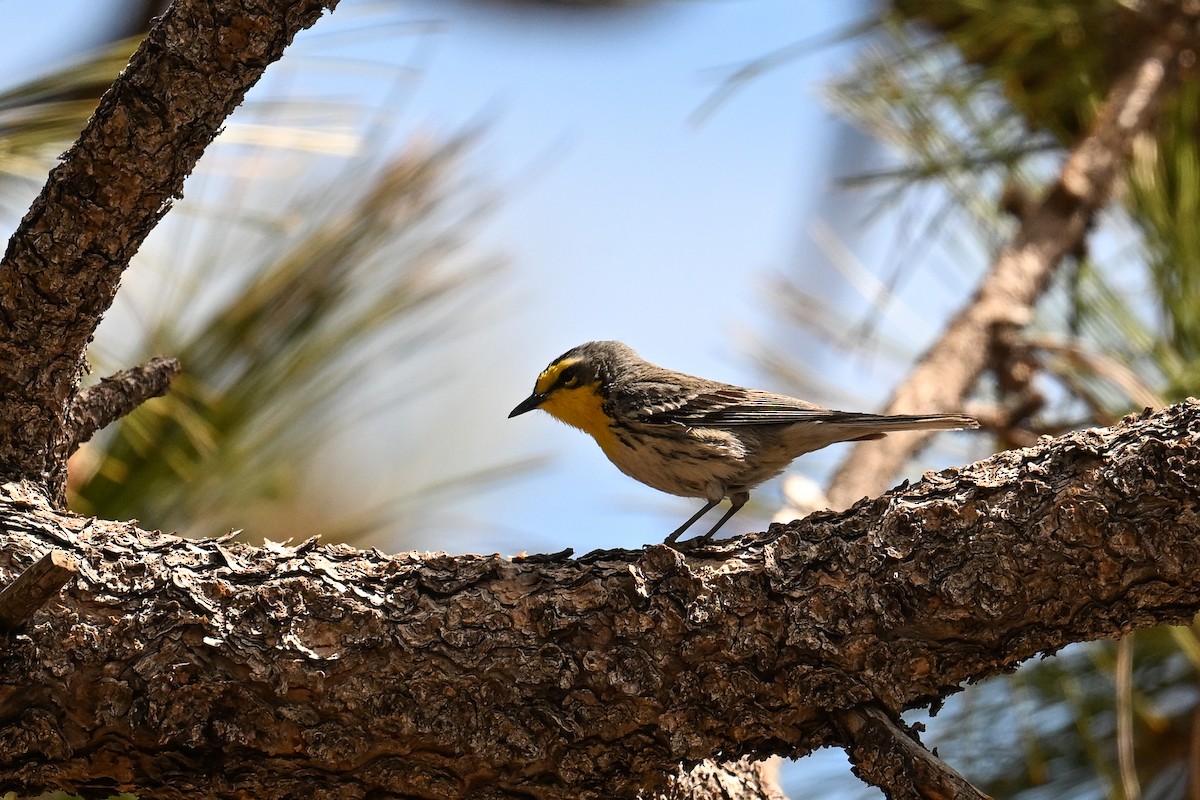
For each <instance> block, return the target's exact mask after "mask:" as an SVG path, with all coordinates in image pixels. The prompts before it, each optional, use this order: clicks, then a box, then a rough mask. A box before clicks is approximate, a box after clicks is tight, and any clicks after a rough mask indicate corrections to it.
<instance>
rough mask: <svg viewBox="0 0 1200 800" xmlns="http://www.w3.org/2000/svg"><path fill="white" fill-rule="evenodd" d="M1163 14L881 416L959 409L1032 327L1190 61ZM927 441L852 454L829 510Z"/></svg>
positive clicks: (873, 487)
mask: <svg viewBox="0 0 1200 800" xmlns="http://www.w3.org/2000/svg"><path fill="white" fill-rule="evenodd" d="M1161 11H1162V16H1163V19H1162V20H1159V21H1158V23H1159V24H1158V29H1159V31H1160V35H1159V36H1158V37H1155V38H1152V39H1150V40H1148V41H1147V42H1146V43H1145V48H1146V49H1145V51H1144V52H1143V53H1142V54H1141V57H1139V58H1134V59H1132V60H1131V64H1130V65H1129V67H1128V68H1127V70H1126V72H1125V73H1124V74H1123V75H1121V77H1120V78H1119V79H1118V80H1117V81H1116V83H1114V85H1113V87H1112V89H1111V90H1110V91H1109V93H1108V96H1107V98H1106V101H1105V104H1104V106H1103V107H1102V108H1101V110H1100V112H1099V113H1098V114H1097V116H1096V120H1095V122H1094V123H1093V127H1092V130H1091V132H1090V133H1089V135H1088V136H1087V137H1085V138H1084V139H1083V140H1082V141H1081V142H1080V143H1079V144H1078V145H1077V146H1076V147H1075V148H1073V149H1072V151H1071V153H1070V154H1069V155H1068V157H1067V160H1066V162H1065V163H1064V164H1063V167H1062V170H1061V172H1060V174H1059V178H1058V180H1057V181H1056V182H1055V183H1054V184H1053V185H1052V186H1050V187H1049V188H1048V189H1047V190H1046V192H1045V193H1044V194H1043V196H1042V197H1041V199H1040V201H1038V202H1037V203H1036V204H1035V205H1034V207H1033V208H1032V209H1030V210H1029V212H1028V213H1027V214H1026V215H1025V216H1024V218H1023V219H1022V222H1021V226H1020V229H1019V230H1018V232H1017V235H1016V237H1015V238H1014V240H1013V242H1012V244H1010V245H1009V246H1008V247H1006V248H1005V249H1004V250H1002V251H1001V252H1000V253H999V255H998V256H997V257H996V261H995V262H994V264H993V265H992V267H991V269H990V270H989V272H988V274H987V275H986V276H985V278H984V280H983V282H982V283H981V284H980V286H979V289H978V290H977V291H976V293H975V296H974V297H973V298H972V299H971V301H970V302H969V303H968V304H967V305H966V306H965V307H964V308H963V309H962V310H961V311H960V312H959V313H958V314H957V315H956V316H955V318H954V319H953V320H951V322H950V324H949V325H948V326H947V327H946V330H945V331H944V332H943V333H942V335H941V337H940V338H939V339H938V341H937V342H935V343H934V344H933V346H932V347H930V348H929V349H928V350H927V351H926V352H925V354H924V355H923V356H922V357H921V359H920V360H919V361H918V362H917V364H916V365H915V366H914V368H913V369H912V371H911V372H910V373H909V374H908V377H907V378H906V379H905V381H904V383H902V384H901V385H900V386H899V387H897V388H896V391H895V392H894V393H893V395H892V397H891V399H890V400H889V401H888V404H887V408H886V410H885V411H884V412H883V413H886V414H914V413H920V414H932V413H938V412H953V411H959V410H961V408H962V406H963V403H964V402H965V400H966V397H967V394H968V393H969V392H970V391H971V389H972V388H973V387H974V385H975V382H976V380H977V379H978V378H979V375H980V374H981V373H982V372H983V370H984V369H985V367H986V366H987V365H988V360H989V358H991V355H992V353H993V343H994V341H995V337H996V336H997V335H1004V334H1006V333H1007V332H1011V331H1013V330H1015V329H1020V328H1024V327H1025V326H1026V325H1027V324H1028V323H1029V322H1031V321H1032V319H1033V308H1034V305H1035V304H1036V303H1037V301H1038V299H1039V298H1040V297H1041V296H1042V293H1043V292H1044V291H1045V290H1046V287H1047V286H1048V284H1049V282H1050V277H1051V275H1053V273H1054V270H1055V268H1056V267H1057V266H1058V265H1059V264H1060V263H1061V262H1062V260H1063V259H1064V258H1065V257H1066V256H1068V255H1070V254H1071V253H1073V252H1075V251H1077V250H1078V249H1079V248H1080V246H1081V244H1082V242H1083V240H1084V237H1085V235H1086V233H1087V230H1088V228H1089V227H1090V226H1091V224H1092V220H1093V219H1094V218H1095V215H1096V214H1097V213H1098V212H1099V211H1100V210H1101V209H1102V208H1103V207H1104V206H1105V204H1106V203H1107V202H1108V199H1109V197H1110V196H1111V195H1112V192H1113V189H1114V186H1115V185H1116V183H1117V180H1118V178H1119V177H1120V175H1121V173H1122V172H1123V170H1124V167H1125V164H1126V162H1127V160H1128V156H1129V152H1130V149H1131V148H1132V145H1133V141H1134V139H1135V138H1136V137H1137V136H1138V135H1140V134H1143V133H1145V132H1147V131H1148V130H1150V129H1151V126H1152V124H1153V122H1154V120H1155V118H1156V111H1157V109H1158V107H1159V106H1160V104H1161V101H1162V98H1163V95H1164V94H1165V93H1166V92H1167V91H1168V90H1169V89H1170V88H1171V87H1172V86H1173V85H1174V84H1175V81H1176V78H1177V76H1178V73H1179V69H1180V62H1181V54H1183V53H1185V52H1187V53H1188V54H1189V55H1190V51H1189V48H1191V47H1194V46H1195V45H1196V31H1195V25H1196V20H1195V10H1194V9H1192V10H1187V9H1185V8H1184V7H1183V6H1182V5H1181V6H1170V8H1169V9H1166V8H1164V9H1162V10H1161ZM1168 11H1169V12H1170V14H1168ZM1183 60H1186V59H1183ZM931 435H932V434H931V433H928V432H921V433H911V434H904V435H896V434H893V435H891V436H889V437H888V438H886V439H884V440H882V441H879V442H869V443H860V444H857V445H855V446H854V449H853V450H851V452H850V455H849V456H847V458H846V459H845V461H843V462H842V464H841V465H840V466H839V468H838V470H837V471H836V472H835V473H834V476H833V478H832V480H831V482H830V485H829V489H828V491H827V494H828V497H829V500H830V502H831V503H832V504H833V506H834V507H835V508H845V507H846V506H848V505H850V504H851V503H853V502H854V501H856V500H858V499H859V498H861V497H867V496H874V495H876V494H878V493H879V492H881V491H883V489H884V488H886V487H887V486H888V485H889V484H890V483H891V480H892V477H893V476H895V475H897V474H899V473H900V471H901V470H902V469H903V467H904V465H905V463H906V462H907V461H908V460H909V459H910V458H911V457H912V456H913V455H914V454H915V453H916V452H917V451H918V450H919V449H920V448H921V447H922V446H923V445H924V443H926V442H927V441H928V440H929V437H930V436H931Z"/></svg>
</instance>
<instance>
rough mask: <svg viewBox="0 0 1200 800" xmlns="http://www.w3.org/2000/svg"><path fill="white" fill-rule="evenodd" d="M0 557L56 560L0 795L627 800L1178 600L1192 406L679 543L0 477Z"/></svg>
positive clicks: (919, 700)
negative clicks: (426, 542) (45, 485)
mask: <svg viewBox="0 0 1200 800" xmlns="http://www.w3.org/2000/svg"><path fill="white" fill-rule="evenodd" d="M0 530H2V531H3V540H2V545H3V546H2V547H0V569H2V571H3V572H4V574H6V575H8V576H12V575H16V574H19V573H21V572H23V571H24V570H25V569H26V568H27V567H28V565H29V564H31V563H33V562H35V561H37V560H38V558H40V557H41V555H42V554H44V553H45V552H46V551H47V550H50V549H59V550H63V551H65V552H67V553H68V554H70V555H72V556H74V558H75V559H76V560H77V561H78V562H79V567H80V573H79V578H78V580H77V581H76V582H75V583H74V584H72V585H71V586H69V587H68V588H67V590H66V592H65V594H64V595H63V597H62V598H61V601H60V602H58V603H56V604H54V605H52V606H50V607H48V608H46V609H44V610H43V611H42V612H40V613H39V614H37V615H35V616H34V617H33V618H32V620H30V621H29V623H28V624H27V625H26V627H25V633H24V634H22V635H20V636H16V637H13V638H10V639H9V641H8V644H7V652H6V658H5V659H4V660H3V661H2V662H0V785H3V786H5V787H8V788H13V789H20V790H24V791H29V792H32V791H41V790H45V789H52V788H65V789H68V790H72V791H87V792H94V791H109V790H114V789H126V790H130V791H135V792H138V793H141V794H142V795H143V796H153V797H156V798H172V797H189V798H192V797H244V796H253V797H259V798H271V797H291V796H305V797H316V798H322V797H331V798H332V797H338V798H365V797H380V796H396V795H402V796H405V797H419V798H457V797H481V798H500V797H505V798H508V797H512V798H516V797H522V798H568V797H569V798H577V797H584V798H586V797H626V796H633V795H635V794H637V793H638V792H639V791H642V792H659V791H665V790H666V789H667V787H666V785H665V782H666V779H667V777H666V776H669V775H672V774H674V773H675V772H676V771H677V769H678V767H679V765H680V764H681V763H683V764H684V765H685V766H689V765H692V764H694V763H696V762H699V761H701V760H703V759H708V758H720V759H727V760H736V759H739V758H742V757H744V756H750V757H756V758H762V757H765V756H769V755H775V754H779V755H784V756H797V755H802V754H804V753H807V752H809V751H810V750H812V749H813V748H816V747H820V746H824V745H838V744H847V743H848V742H846V741H845V739H846V738H847V737H846V735H845V730H844V728H842V727H841V725H840V723H839V721H838V720H839V718H840V717H839V712H840V711H844V710H846V709H852V708H855V707H859V706H862V705H864V704H872V703H873V704H877V705H879V706H880V707H882V708H883V709H884V710H885V711H886V712H887V713H889V714H895V713H896V712H898V711H899V710H901V709H905V708H911V707H915V706H922V705H926V704H929V703H931V702H934V701H936V700H938V699H940V698H943V697H945V696H946V695H948V694H950V693H953V692H955V691H957V690H958V688H959V687H960V685H961V684H962V682H963V681H968V680H971V681H976V680H980V679H983V678H985V677H987V676H989V675H994V674H997V673H1000V672H1004V671H1007V670H1010V669H1012V668H1013V667H1014V666H1015V665H1016V664H1018V663H1019V662H1021V661H1022V660H1024V659H1027V658H1029V657H1030V656H1033V655H1036V654H1038V653H1052V652H1054V651H1055V650H1056V649H1058V648H1060V647H1062V646H1064V645H1066V644H1068V643H1070V642H1077V641H1084V640H1089V639H1096V638H1103V637H1115V636H1119V635H1121V634H1123V633H1126V632H1128V631H1130V630H1132V629H1134V628H1137V627H1145V626H1150V625H1156V624H1161V623H1184V622H1188V621H1190V620H1191V618H1192V617H1193V615H1194V614H1195V613H1196V612H1197V611H1198V610H1200V405H1197V404H1195V403H1188V404H1182V405H1179V406H1175V407H1172V408H1170V409H1167V410H1165V411H1163V412H1160V413H1158V414H1156V415H1153V416H1147V417H1146V418H1143V419H1129V420H1127V421H1125V422H1123V423H1122V424H1121V425H1119V426H1116V427H1115V428H1112V429H1093V430H1088V431H1083V432H1080V433H1076V434H1072V435H1070V436H1066V437H1062V438H1060V439H1056V440H1046V441H1043V442H1041V443H1039V444H1038V445H1037V446H1036V447H1032V448H1028V449H1025V450H1017V451H1011V452H1006V453H1001V454H999V455H997V456H994V457H992V458H989V459H987V460H985V461H981V462H979V463H978V464H975V465H972V466H969V467H965V468H963V469H959V470H948V471H945V472H942V473H938V474H930V475H927V476H926V477H925V478H924V479H922V480H921V481H920V482H918V483H916V484H915V485H912V486H902V487H899V488H897V489H896V490H893V491H891V492H889V493H887V494H885V495H883V496H881V497H879V498H876V499H873V500H870V501H864V502H861V503H859V504H857V505H856V506H855V507H854V508H852V509H850V510H849V511H846V512H843V513H840V514H835V513H832V512H824V513H818V514H815V515H813V516H811V517H809V518H808V519H806V520H803V521H798V522H795V523H792V524H790V525H787V526H781V525H776V526H772V528H771V529H770V530H769V531H767V532H765V533H762V534H752V535H749V536H745V537H741V538H739V539H734V540H728V541H725V542H720V543H718V544H716V545H714V546H712V547H709V548H706V549H697V550H692V551H689V552H687V553H680V552H678V551H675V550H672V549H670V548H668V547H665V546H661V545H652V546H648V547H646V548H643V549H642V550H636V551H604V552H597V553H593V554H590V555H588V556H585V557H583V558H580V559H577V560H569V559H567V558H565V557H562V558H557V559H556V558H548V559H546V560H543V561H531V562H520V563H519V562H514V561H511V560H509V559H506V558H502V557H500V556H498V555H492V556H460V557H450V556H446V555H442V554H430V555H424V556H418V555H416V554H407V555H398V556H385V555H382V554H380V553H378V552H374V551H372V552H363V551H357V550H354V549H351V548H349V547H346V546H340V545H333V546H319V545H318V544H317V543H316V542H315V541H309V542H305V543H304V544H302V545H300V546H298V547H285V546H280V545H272V546H267V547H263V548H252V547H249V546H245V545H240V544H233V543H222V542H220V541H190V540H184V539H180V538H177V537H174V536H169V535H164V534H161V533H149V532H144V531H140V530H138V529H137V528H136V527H135V526H134V525H133V524H118V523H105V522H99V521H95V520H88V519H82V518H77V517H72V516H69V515H65V514H62V513H59V512H56V511H54V510H52V509H50V508H49V507H47V506H46V505H45V504H44V502H43V501H42V500H41V499H40V496H39V495H38V493H37V492H36V491H29V490H28V489H27V488H26V487H23V486H20V485H16V484H7V485H5V486H3V487H2V488H0Z"/></svg>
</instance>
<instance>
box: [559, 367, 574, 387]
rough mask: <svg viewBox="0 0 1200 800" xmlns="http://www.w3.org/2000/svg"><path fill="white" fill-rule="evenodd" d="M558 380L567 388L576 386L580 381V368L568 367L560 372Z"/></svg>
mask: <svg viewBox="0 0 1200 800" xmlns="http://www.w3.org/2000/svg"><path fill="white" fill-rule="evenodd" d="M558 382H559V383H561V384H562V385H563V386H566V387H567V388H572V387H574V386H575V385H576V384H577V383H579V370H577V369H575V367H567V368H566V369H564V370H563V371H562V372H560V373H559V374H558Z"/></svg>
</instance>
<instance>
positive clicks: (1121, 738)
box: [1114, 634, 1142, 800]
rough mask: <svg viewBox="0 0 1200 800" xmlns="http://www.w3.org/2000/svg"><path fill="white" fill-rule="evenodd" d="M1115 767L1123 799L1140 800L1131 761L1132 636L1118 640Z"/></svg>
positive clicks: (1136, 778) (1132, 757)
mask: <svg viewBox="0 0 1200 800" xmlns="http://www.w3.org/2000/svg"><path fill="white" fill-rule="evenodd" d="M1114 671H1115V673H1116V674H1115V679H1116V684H1117V765H1118V767H1119V768H1120V770H1121V795H1122V797H1124V798H1125V800H1141V796H1142V787H1141V786H1140V785H1139V784H1138V777H1137V767H1136V765H1135V762H1134V755H1133V750H1134V742H1133V634H1129V635H1128V636H1125V637H1123V638H1121V639H1118V640H1117V664H1116V667H1115V670H1114Z"/></svg>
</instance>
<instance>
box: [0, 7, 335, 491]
mask: <svg viewBox="0 0 1200 800" xmlns="http://www.w3.org/2000/svg"><path fill="white" fill-rule="evenodd" d="M335 3H336V0H176V2H174V3H172V4H171V6H170V8H169V9H168V10H167V12H166V14H164V15H163V17H162V19H160V20H159V21H158V23H157V24H156V25H155V26H154V28H153V29H152V30H151V31H150V34H149V36H148V37H147V38H146V40H145V41H144V42H143V43H142V45H141V47H139V48H138V51H137V52H136V53H135V54H134V56H133V58H132V59H131V60H130V62H129V66H128V67H127V68H126V69H125V71H124V72H123V73H122V74H121V76H120V77H119V78H118V79H117V80H116V82H114V83H113V85H112V87H111V88H110V89H109V90H108V92H106V93H105V95H104V97H103V98H102V99H101V101H100V105H99V107H98V108H97V109H96V112H95V114H94V115H93V116H92V119H91V120H90V121H89V122H88V125H87V128H86V129H85V130H84V131H83V133H82V134H81V135H80V137H79V140H78V141H77V142H76V143H75V145H74V146H73V147H72V148H71V149H70V150H69V151H68V152H67V154H66V155H65V156H64V157H63V161H62V163H61V164H60V165H59V166H58V167H56V168H55V169H54V171H53V172H51V173H50V177H49V180H48V181H47V182H46V185H45V187H44V188H43V189H42V193H41V195H39V197H38V198H37V200H35V201H34V203H33V205H32V206H31V207H30V209H29V212H28V213H27V214H26V215H25V218H24V219H23V220H22V221H21V225H20V227H19V228H18V229H17V231H16V232H15V233H14V234H13V236H12V238H11V239H10V240H9V242H8V249H7V252H6V253H5V255H4V259H3V261H2V262H0V476H4V477H6V478H9V479H14V480H29V481H34V482H36V483H38V484H40V485H41V486H42V487H43V488H44V490H46V491H47V493H48V495H49V496H50V497H53V498H57V499H59V500H61V493H62V487H63V480H64V475H65V469H66V458H67V452H68V450H69V448H70V446H71V443H72V439H73V436H72V431H71V430H69V425H68V411H69V408H70V404H71V400H72V397H73V396H74V393H75V389H76V387H77V385H78V381H79V376H80V374H81V370H82V365H83V355H84V348H85V347H86V346H87V343H88V341H89V340H90V339H91V336H92V333H93V331H94V330H95V328H96V325H97V323H98V322H99V320H100V317H101V315H102V314H103V313H104V311H105V310H106V309H107V308H108V307H109V305H110V304H111V303H112V299H113V295H114V293H115V292H116V290H117V286H118V284H119V283H120V280H121V273H122V272H124V270H125V268H126V267H127V266H128V265H129V260H130V258H132V256H133V254H134V253H136V252H137V250H138V248H139V247H140V246H141V244H142V241H143V240H144V239H145V237H146V235H147V234H148V233H149V232H150V231H151V230H152V229H153V228H154V226H155V225H156V224H157V223H158V220H159V219H160V218H161V217H162V216H163V215H164V214H165V213H166V212H167V210H168V209H169V208H170V206H171V201H172V200H173V199H174V198H176V197H179V196H180V194H181V192H182V189H183V181H184V178H186V177H187V175H188V174H189V173H190V172H191V171H192V168H193V167H194V166H195V164H196V161H197V160H198V159H199V158H200V155H201V154H202V153H203V152H204V148H205V147H207V146H208V144H209V143H210V142H211V141H212V140H213V138H214V137H215V136H216V134H217V132H218V131H219V130H220V128H221V124H222V123H223V122H224V120H225V118H226V117H227V116H229V114H230V112H232V111H233V109H234V108H235V107H236V106H237V105H238V104H239V103H241V101H242V98H243V96H244V95H245V93H246V91H247V90H248V89H249V88H250V87H251V86H253V85H254V84H255V82H257V81H258V79H259V77H260V76H261V75H262V73H263V71H264V70H265V69H266V67H267V65H268V64H270V63H271V62H273V61H275V60H276V59H278V58H279V57H280V56H281V55H282V54H283V50H284V48H285V47H286V46H287V45H288V44H289V43H290V42H291V40H292V38H293V37H294V36H295V35H296V33H297V32H299V31H300V30H302V29H303V28H306V27H308V26H310V25H312V24H313V23H314V22H316V20H317V19H318V18H319V17H320V16H321V13H322V12H323V11H324V9H325V8H326V7H327V6H328V7H332V6H333V5H334V4H335Z"/></svg>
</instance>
